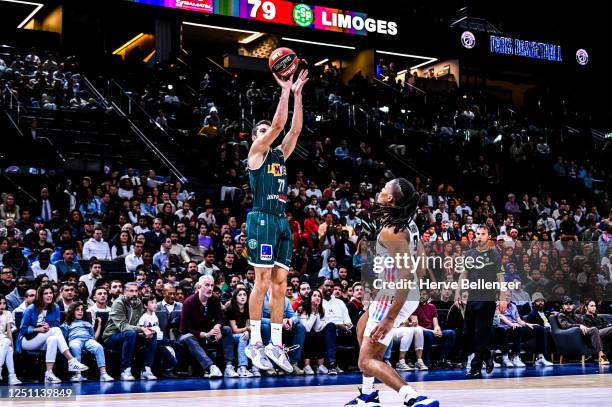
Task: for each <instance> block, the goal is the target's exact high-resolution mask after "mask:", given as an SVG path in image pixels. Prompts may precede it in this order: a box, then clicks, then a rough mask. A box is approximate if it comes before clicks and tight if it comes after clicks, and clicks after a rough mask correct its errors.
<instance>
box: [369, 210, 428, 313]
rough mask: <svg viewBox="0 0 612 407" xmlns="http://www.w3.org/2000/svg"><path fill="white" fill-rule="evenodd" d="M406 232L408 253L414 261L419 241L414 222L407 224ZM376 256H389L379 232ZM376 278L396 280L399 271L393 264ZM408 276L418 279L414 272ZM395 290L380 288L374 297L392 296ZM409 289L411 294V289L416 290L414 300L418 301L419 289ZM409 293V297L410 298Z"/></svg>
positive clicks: (398, 276) (389, 280) (414, 279)
mask: <svg viewBox="0 0 612 407" xmlns="http://www.w3.org/2000/svg"><path fill="white" fill-rule="evenodd" d="M407 232H408V237H407V238H408V241H409V247H410V253H408V254H409V255H410V257H412V259H413V262H414V259H416V252H417V245H418V242H419V228H418V227H417V225H416V223H414V222H413V221H411V222H410V224H409V225H408V230H407ZM402 254H403V253H402ZM376 256H378V257H383V258H384V257H387V256H389V250H388V249H387V247H385V244H384V242H382V241H381V240H380V233H379V234H378V236H377V237H376ZM402 263H403V260H402ZM377 278H379V279H381V280H382V281H383V282H397V281H398V280H399V279H400V273H399V270H398V269H397V267H395V266H394V267H392V268H385V269H384V270H383V272H382V273H380V275H378V276H377ZM409 278H411V279H412V280H413V281H415V282H417V281H418V277H417V275H416V273H411V275H410V276H409ZM395 291H396V290H393V289H388V288H387V289H381V290H380V291H378V293H377V295H376V298H379V297H381V296H382V295H385V296H393V294H394V293H395ZM410 291H411V294H412V293H413V291H416V292H417V296H416V300H417V301H418V298H419V296H418V291H419V290H418V289H416V290H410ZM411 294H409V298H412V295H411Z"/></svg>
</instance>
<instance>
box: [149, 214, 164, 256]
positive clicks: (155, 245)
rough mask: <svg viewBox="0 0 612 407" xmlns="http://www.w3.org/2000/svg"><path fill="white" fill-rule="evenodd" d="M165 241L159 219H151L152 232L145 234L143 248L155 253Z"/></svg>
mask: <svg viewBox="0 0 612 407" xmlns="http://www.w3.org/2000/svg"><path fill="white" fill-rule="evenodd" d="M165 240H166V234H165V233H164V232H163V231H162V221H161V219H159V218H155V219H153V230H151V231H149V232H146V233H145V246H146V247H145V248H146V249H148V250H152V251H154V252H156V251H158V250H159V247H160V246H161V245H162V243H164V242H165Z"/></svg>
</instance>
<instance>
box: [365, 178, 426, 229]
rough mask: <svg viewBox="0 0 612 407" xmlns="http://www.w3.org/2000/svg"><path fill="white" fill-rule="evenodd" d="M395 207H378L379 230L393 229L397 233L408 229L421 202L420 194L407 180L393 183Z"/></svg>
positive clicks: (376, 213)
mask: <svg viewBox="0 0 612 407" xmlns="http://www.w3.org/2000/svg"><path fill="white" fill-rule="evenodd" d="M391 183H392V187H393V191H392V195H393V200H394V204H393V205H378V207H377V209H376V210H375V211H374V214H375V215H376V216H377V217H378V230H379V231H380V230H381V229H382V228H385V227H393V228H394V231H395V233H397V232H399V231H400V230H403V229H407V228H408V225H409V224H410V221H411V220H412V218H413V216H414V214H415V212H416V209H417V204H418V201H419V194H418V193H417V191H416V189H414V186H413V185H412V184H411V183H410V181H408V180H407V179H406V178H396V179H394V180H393V181H391Z"/></svg>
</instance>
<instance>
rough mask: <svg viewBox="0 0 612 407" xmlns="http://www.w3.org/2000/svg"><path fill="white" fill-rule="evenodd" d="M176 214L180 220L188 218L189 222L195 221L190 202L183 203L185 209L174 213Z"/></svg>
mask: <svg viewBox="0 0 612 407" xmlns="http://www.w3.org/2000/svg"><path fill="white" fill-rule="evenodd" d="M174 214H175V215H176V216H178V218H179V220H183V218H188V219H189V220H191V219H193V212H192V211H191V204H189V202H183V207H182V208H181V209H179V210H178V211H176V212H174Z"/></svg>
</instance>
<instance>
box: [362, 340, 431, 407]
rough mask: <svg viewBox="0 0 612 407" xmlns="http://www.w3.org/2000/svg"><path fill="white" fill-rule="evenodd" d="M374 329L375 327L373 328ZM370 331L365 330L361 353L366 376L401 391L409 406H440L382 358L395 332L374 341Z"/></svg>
mask: <svg viewBox="0 0 612 407" xmlns="http://www.w3.org/2000/svg"><path fill="white" fill-rule="evenodd" d="M372 329H373V328H372ZM368 337H369V333H368V332H367V330H366V332H365V334H364V339H365V340H364V341H363V345H362V346H361V351H360V353H359V368H360V369H361V371H362V372H363V374H364V376H367V377H376V378H377V379H378V380H380V381H382V382H383V383H384V384H386V385H387V386H389V387H390V388H392V389H393V390H395V391H396V392H398V393H399V396H400V398H401V400H402V401H403V402H404V405H405V406H408V407H438V406H439V405H440V403H439V402H438V401H437V400H434V399H430V398H428V397H426V396H423V395H421V394H419V393H418V392H417V391H416V390H415V389H414V388H413V387H412V386H410V385H409V384H408V383H406V381H405V380H404V379H402V377H401V376H400V375H399V374H398V373H397V371H396V370H395V369H393V368H392V367H391V366H389V365H387V364H386V363H385V362H383V361H382V358H383V356H384V354H385V351H386V350H387V347H388V346H389V343H390V340H391V339H392V337H393V332H389V333H387V335H386V337H385V338H383V339H381V340H379V341H378V342H375V343H372V342H371V341H370V340H369V339H368Z"/></svg>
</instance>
